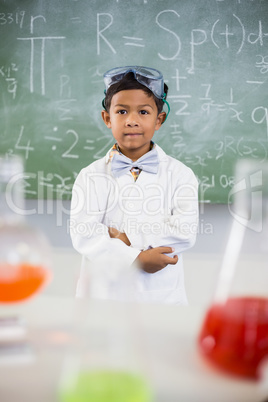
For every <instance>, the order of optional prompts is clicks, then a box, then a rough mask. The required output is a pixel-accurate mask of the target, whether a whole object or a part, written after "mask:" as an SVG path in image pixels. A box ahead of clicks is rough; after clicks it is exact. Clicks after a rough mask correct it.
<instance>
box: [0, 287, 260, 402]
mask: <svg viewBox="0 0 268 402" xmlns="http://www.w3.org/2000/svg"><path fill="white" fill-rule="evenodd" d="M12 314H17V315H19V316H20V317H22V318H23V319H24V320H25V324H26V333H25V334H24V335H22V338H21V339H22V341H23V342H26V343H27V344H28V346H30V348H31V354H29V355H27V354H25V356H24V359H23V358H22V356H20V357H21V358H20V359H19V355H17V357H16V355H15V356H13V357H14V358H13V360H12V359H7V360H3V359H2V360H1V359H0V400H1V402H58V401H59V399H58V388H59V384H60V381H61V379H62V373H63V367H65V369H66V367H68V366H66V361H72V360H70V359H69V358H70V356H74V355H75V356H76V357H77V356H78V360H79V358H82V359H83V358H84V354H85V353H86V351H87V348H89V349H91V357H92V359H90V360H92V361H97V360H98V359H99V360H101V359H102V358H103V356H106V357H107V355H108V352H107V350H106V349H105V347H106V346H107V343H106V341H107V339H113V338H112V335H109V337H108V338H107V337H105V336H104V337H103V334H107V333H110V334H111V331H112V334H116V333H117V334H119V337H120V339H121V340H122V339H123V338H122V333H128V334H129V335H130V338H126V339H125V341H126V343H128V346H130V345H132V346H133V349H131V352H130V360H132V359H133V357H134V360H135V361H136V365H138V366H140V368H141V370H143V372H146V373H147V375H148V381H150V382H151V384H152V386H153V388H154V390H155V398H154V401H157V402H215V401H216V402H240V401H241V402H263V401H265V399H266V397H267V395H268V390H266V391H265V389H264V388H263V387H261V386H260V385H259V384H257V383H255V382H251V381H246V380H241V379H237V378H233V377H230V376H227V375H225V374H222V373H220V372H218V371H215V370H214V369H213V368H212V367H211V366H210V365H209V364H208V363H207V362H206V361H204V360H203V358H202V357H201V356H200V354H199V353H198V349H197V345H196V337H197V334H198V331H199V328H200V325H201V322H202V319H203V315H204V308H203V307H197V306H194V307H190V306H188V307H180V306H163V305H143V304H139V305H133V304H129V305H127V306H126V305H123V304H120V303H114V302H105V301H96V300H95V301H94V300H90V301H86V302H85V301H82V300H78V299H74V298H72V297H64V296H52V295H46V294H43V295H39V296H37V297H36V298H34V299H31V300H29V301H28V302H26V303H23V304H19V305H12V306H6V307H5V306H1V307H0V316H4V315H6V316H7V315H12ZM126 328H128V330H127V331H125V330H126ZM121 340H120V342H121ZM108 344H109V343H108ZM117 346H118V345H117ZM121 346H122V347H123V345H122V344H121ZM132 346H131V347H132ZM94 348H95V349H98V352H97V350H94ZM127 349H128V348H126V350H127ZM115 350H116V348H115ZM115 350H113V353H115ZM66 356H67V360H66ZM126 356H127V355H126ZM68 359H69V360H68ZM104 360H105V359H104ZM126 360H127V359H126ZM64 362H65V365H64ZM137 362H138V363H137Z"/></svg>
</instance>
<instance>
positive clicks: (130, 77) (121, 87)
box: [103, 72, 168, 114]
mask: <svg viewBox="0 0 268 402" xmlns="http://www.w3.org/2000/svg"><path fill="white" fill-rule="evenodd" d="M128 89H141V90H143V91H144V92H145V93H146V94H147V95H148V96H150V97H153V98H154V101H155V104H156V107H157V112H158V114H159V113H161V112H162V110H163V106H164V102H163V100H162V99H159V98H157V97H156V96H155V95H154V94H153V92H152V91H151V90H150V89H149V88H147V87H146V86H145V85H142V84H140V83H139V82H138V81H137V80H136V79H135V77H134V74H133V73H132V72H130V73H127V74H126V75H125V76H124V77H123V78H122V80H121V81H119V82H117V83H116V84H113V85H111V86H110V87H109V88H108V90H107V92H106V96H105V98H104V100H103V106H104V108H105V109H106V110H107V112H109V110H110V106H111V101H112V97H113V96H114V95H115V94H117V93H118V92H120V91H125V90H128ZM164 92H165V94H166V95H165V99H166V97H167V93H168V86H167V85H166V84H164Z"/></svg>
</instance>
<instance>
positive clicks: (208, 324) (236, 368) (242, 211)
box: [198, 160, 268, 380]
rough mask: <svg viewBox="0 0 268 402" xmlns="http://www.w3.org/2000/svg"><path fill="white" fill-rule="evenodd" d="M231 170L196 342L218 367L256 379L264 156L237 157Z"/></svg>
mask: <svg viewBox="0 0 268 402" xmlns="http://www.w3.org/2000/svg"><path fill="white" fill-rule="evenodd" d="M235 176H236V181H235V185H234V186H233V188H232V190H231V192H230V194H229V201H230V204H229V211H230V213H231V215H232V218H233V222H232V227H231V231H230V235H229V239H228V242H227V245H226V250H225V254H224V256H223V261H222V266H221V270H220V275H219V279H218V285H217V288H216V293H215V297H214V299H213V301H212V304H211V306H210V307H209V309H208V311H207V313H206V316H205V319H204V322H203V325H202V328H201V331H200V333H199V337H198V344H199V348H200V350H201V352H202V354H203V355H204V356H205V357H206V358H207V359H208V360H209V361H211V362H212V363H214V365H215V366H217V367H218V368H221V369H223V370H224V371H226V372H228V373H230V374H233V375H238V376H242V377H245V378H251V379H254V380H256V379H260V378H261V377H262V373H263V371H262V368H263V367H264V366H265V365H267V361H268V162H262V163H260V162H258V161H252V160H241V161H239V162H238V163H237V169H236V175H235ZM231 201H233V203H231Z"/></svg>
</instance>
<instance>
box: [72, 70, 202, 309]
mask: <svg viewBox="0 0 268 402" xmlns="http://www.w3.org/2000/svg"><path fill="white" fill-rule="evenodd" d="M104 82H105V86H106V91H105V98H104V100H103V107H104V110H103V111H102V119H103V121H104V123H105V124H106V126H107V127H108V128H109V129H111V131H112V135H113V137H114V139H115V145H114V146H113V147H112V148H111V149H110V150H109V152H108V153H107V154H106V156H105V157H103V158H102V159H100V160H97V161H95V162H93V163H92V164H90V165H89V166H87V167H86V168H84V169H82V171H81V172H80V173H79V175H78V177H77V179H76V181H75V184H74V187H73V195H72V204H71V238H72V242H73V246H74V248H75V249H76V250H77V251H78V252H80V253H81V254H82V255H84V256H86V257H87V258H88V259H89V260H91V261H93V263H96V264H97V261H98V258H99V257H100V256H101V257H103V256H105V257H107V259H109V260H112V259H113V258H118V257H120V259H121V258H122V260H124V261H127V265H129V266H131V265H132V264H133V262H134V261H135V262H136V263H138V265H139V267H140V268H141V269H140V272H139V279H138V281H139V284H138V291H137V295H136V298H137V299H138V300H140V301H152V302H164V303H172V304H187V298H186V293H185V288H184V278H183V264H182V255H181V253H182V251H184V250H186V249H188V248H190V247H191V246H193V245H194V243H195V239H196V231H197V225H198V196H197V187H198V185H197V180H196V178H195V176H194V174H193V172H192V170H191V169H190V168H188V167H186V166H185V165H184V164H183V163H181V162H179V161H178V160H176V159H174V158H172V157H170V156H168V155H166V154H165V152H164V151H163V150H162V149H161V148H160V147H159V146H158V145H156V144H154V143H153V142H152V138H153V136H154V134H155V131H157V130H158V129H159V128H160V127H161V125H162V124H163V123H164V121H165V119H166V117H167V116H166V113H165V112H164V111H163V106H164V104H167V106H168V108H169V105H168V103H167V101H166V96H167V91H168V88H167V85H166V84H164V80H163V76H162V74H161V73H160V72H159V71H157V70H155V69H152V68H147V67H137V66H133V67H122V68H121V67H119V68H115V69H112V70H109V71H108V72H106V73H105V74H104Z"/></svg>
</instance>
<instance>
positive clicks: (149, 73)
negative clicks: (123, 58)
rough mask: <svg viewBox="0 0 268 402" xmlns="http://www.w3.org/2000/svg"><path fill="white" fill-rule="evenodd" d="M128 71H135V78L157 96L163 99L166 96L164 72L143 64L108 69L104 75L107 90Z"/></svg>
mask: <svg viewBox="0 0 268 402" xmlns="http://www.w3.org/2000/svg"><path fill="white" fill-rule="evenodd" d="M128 73H133V74H134V77H135V79H136V80H137V81H138V82H139V83H140V84H142V85H145V86H146V87H147V88H149V89H150V90H151V91H152V93H153V94H154V95H155V96H156V97H157V98H159V99H163V98H164V97H165V96H166V94H165V93H164V79H163V75H162V73H161V72H160V71H158V70H155V69H154V68H149V67H141V66H127V67H116V68H113V69H111V70H108V71H107V72H106V73H105V74H104V75H103V77H104V84H105V88H106V91H107V90H108V88H110V86H111V85H113V84H116V83H117V82H119V81H121V80H122V78H123V77H124V76H125V75H126V74H128Z"/></svg>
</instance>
